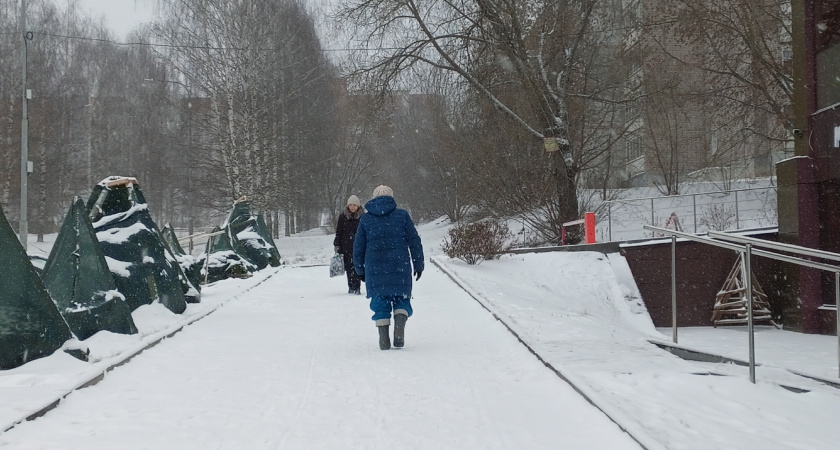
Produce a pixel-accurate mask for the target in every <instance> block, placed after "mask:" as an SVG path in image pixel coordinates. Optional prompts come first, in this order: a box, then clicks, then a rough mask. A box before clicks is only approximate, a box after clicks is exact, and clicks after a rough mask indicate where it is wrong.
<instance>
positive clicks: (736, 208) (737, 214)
mask: <svg viewBox="0 0 840 450" xmlns="http://www.w3.org/2000/svg"><path fill="white" fill-rule="evenodd" d="M740 223H741V220H740V217H739V209H738V191H735V229H736V230H737V229H739V228H740V227H739V224H740Z"/></svg>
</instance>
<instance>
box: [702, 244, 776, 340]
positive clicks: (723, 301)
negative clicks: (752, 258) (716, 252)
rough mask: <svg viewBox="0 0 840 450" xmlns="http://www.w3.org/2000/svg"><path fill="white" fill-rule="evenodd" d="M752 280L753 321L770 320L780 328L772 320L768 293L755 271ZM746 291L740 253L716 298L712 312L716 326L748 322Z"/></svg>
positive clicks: (751, 275) (751, 274) (751, 276)
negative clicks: (759, 281)
mask: <svg viewBox="0 0 840 450" xmlns="http://www.w3.org/2000/svg"><path fill="white" fill-rule="evenodd" d="M750 281H751V283H752V305H753V306H752V308H753V323H757V322H769V323H770V324H772V325H773V326H775V327H777V328H778V325H776V323H775V322H773V320H772V315H771V313H770V303H769V302H768V301H767V294H765V293H764V291H763V290H762V289H761V284H759V283H758V280H757V279H756V277H755V274H754V273H750ZM746 292H747V287H746V285H745V282H744V264H743V255H741V254H739V255H738V259H737V260H736V261H735V265H734V266H732V270H730V271H729V275H728V276H727V277H726V281H725V282H724V283H723V287H722V288H721V290H720V292H718V293H717V297H716V298H715V307H714V311H713V312H712V323H714V326H715V327H717V326H718V325H732V324H744V323H747V299H746Z"/></svg>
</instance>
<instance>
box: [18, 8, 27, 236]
mask: <svg viewBox="0 0 840 450" xmlns="http://www.w3.org/2000/svg"><path fill="white" fill-rule="evenodd" d="M20 31H21V52H20V62H21V66H22V67H23V74H22V77H21V85H22V87H23V97H22V100H23V106H22V108H21V109H22V111H23V117H22V118H21V122H20V236H19V238H20V243H21V245H23V249H24V250H26V241H27V237H28V236H29V229H28V223H27V215H28V211H27V197H28V195H29V193H28V192H27V191H28V187H29V186H28V182H29V179H28V178H29V111H28V110H27V106H28V105H27V100H28V99H27V92H26V39H27V37H26V0H21V1H20Z"/></svg>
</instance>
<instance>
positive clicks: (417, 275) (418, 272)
mask: <svg viewBox="0 0 840 450" xmlns="http://www.w3.org/2000/svg"><path fill="white" fill-rule="evenodd" d="M420 275H423V271H422V270H415V271H414V276H416V277H417V278H415V279H414V281H420Z"/></svg>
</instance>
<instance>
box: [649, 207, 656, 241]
mask: <svg viewBox="0 0 840 450" xmlns="http://www.w3.org/2000/svg"><path fill="white" fill-rule="evenodd" d="M654 220H655V219H654V217H653V199H650V225H651V226H654V227H655V226H656V222H654ZM650 235H651V237H656V233H655V232H651V233H650Z"/></svg>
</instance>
